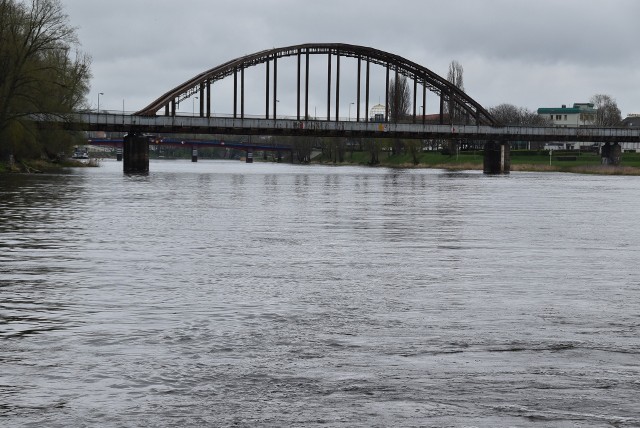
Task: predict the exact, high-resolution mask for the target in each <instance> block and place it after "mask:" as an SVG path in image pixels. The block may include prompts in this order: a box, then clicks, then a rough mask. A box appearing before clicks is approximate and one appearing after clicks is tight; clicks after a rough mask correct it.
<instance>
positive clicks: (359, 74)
mask: <svg viewBox="0 0 640 428" xmlns="http://www.w3.org/2000/svg"><path fill="white" fill-rule="evenodd" d="M361 80H362V58H360V57H358V90H357V94H356V122H360V87H361V86H362V82H361Z"/></svg>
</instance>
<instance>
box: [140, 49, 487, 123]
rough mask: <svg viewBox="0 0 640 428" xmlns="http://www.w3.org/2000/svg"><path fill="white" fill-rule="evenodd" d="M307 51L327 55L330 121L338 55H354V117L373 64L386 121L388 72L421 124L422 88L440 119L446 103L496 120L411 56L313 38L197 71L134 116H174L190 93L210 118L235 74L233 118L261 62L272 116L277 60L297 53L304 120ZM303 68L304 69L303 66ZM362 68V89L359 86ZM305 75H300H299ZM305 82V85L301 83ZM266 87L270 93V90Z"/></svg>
mask: <svg viewBox="0 0 640 428" xmlns="http://www.w3.org/2000/svg"><path fill="white" fill-rule="evenodd" d="M311 55H324V56H326V57H327V82H328V84H327V121H331V120H332V116H331V104H332V100H331V96H332V89H331V87H332V71H333V68H332V61H333V60H335V116H334V120H335V121H336V122H337V121H339V120H340V119H339V113H340V79H341V75H340V60H341V58H355V59H357V102H356V103H355V104H356V121H357V122H361V121H362V122H368V121H369V120H370V118H369V115H368V112H369V106H370V101H371V100H370V83H371V81H370V72H371V65H372V64H374V65H379V66H382V67H383V68H384V69H385V70H386V88H385V94H386V100H385V109H386V111H385V115H384V122H388V119H389V85H390V82H391V73H394V74H395V80H394V81H395V82H398V76H404V77H406V78H407V79H409V80H411V81H413V113H412V115H411V121H412V122H413V123H416V122H419V121H422V123H423V124H424V123H425V120H426V119H425V117H426V114H425V112H424V111H423V112H422V113H423V114H422V115H421V117H420V118H419V117H418V114H417V113H418V112H417V106H418V94H419V92H420V91H419V87H420V88H421V96H422V106H425V105H426V97H427V91H430V92H432V93H435V94H436V95H438V96H439V98H440V109H439V115H438V116H439V118H438V122H439V124H444V123H445V110H446V108H447V106H450V107H453V108H455V109H457V110H458V111H461V112H462V113H463V116H464V117H465V118H466V123H468V124H476V125H494V126H495V125H498V123H497V122H496V121H495V119H494V118H493V117H492V116H491V114H490V113H489V112H488V111H487V110H485V109H484V108H483V107H482V106H481V105H480V104H479V103H478V102H476V101H475V100H474V99H472V98H471V97H470V96H469V95H467V94H466V93H465V92H464V91H462V90H460V89H459V88H458V87H456V86H455V85H453V84H452V83H451V82H449V81H448V80H446V79H443V78H442V77H440V76H438V75H437V74H436V73H434V72H432V71H431V70H429V69H428V68H426V67H423V66H421V65H419V64H416V63H415V62H412V61H409V60H407V59H405V58H403V57H401V56H398V55H395V54H392V53H389V52H384V51H381V50H378V49H374V48H370V47H364V46H357V45H349V44H342V43H313V44H302V45H295V46H288V47H283V48H275V49H269V50H264V51H261V52H257V53H254V54H251V55H246V56H243V57H240V58H237V59H234V60H232V61H229V62H226V63H224V64H221V65H219V66H217V67H214V68H212V69H210V70H207V71H205V72H203V73H200V74H198V75H196V76H194V77H193V78H191V79H189V80H188V81H186V82H184V83H182V84H180V85H178V86H176V87H175V88H173V89H171V90H170V91H168V92H166V93H165V94H163V95H162V96H160V97H159V98H158V99H156V100H155V101H153V102H152V103H151V104H149V105H148V106H146V107H145V108H143V109H142V110H140V111H138V112H136V113H135V115H138V116H156V115H157V114H158V112H159V111H164V116H173V117H175V116H176V106H177V105H178V104H179V103H180V102H181V101H183V100H185V99H188V98H190V97H193V96H197V97H198V99H199V104H200V109H199V115H200V117H206V118H210V117H211V101H212V89H211V87H212V85H213V84H214V83H215V82H217V81H219V80H222V79H224V78H227V77H231V76H232V78H233V97H234V98H233V118H234V119H244V118H245V69H247V68H249V67H254V66H257V65H259V64H265V83H266V84H265V119H271V118H273V119H275V118H276V114H277V108H278V99H277V98H278V60H279V59H281V58H286V57H296V58H297V82H296V83H297V107H296V113H297V120H305V118H309V117H310V111H309V84H310V79H309V68H310V66H309V58H310V56H311ZM303 69H304V70H303ZM363 69H364V94H363V93H362V92H363V91H362V87H363V82H362V80H363ZM303 75H304V79H303ZM303 81H304V88H303ZM270 88H272V89H273V93H270ZM363 97H364V105H365V111H364V113H365V114H364V115H363V114H362V112H361V110H360V108H361V101H362V98H363Z"/></svg>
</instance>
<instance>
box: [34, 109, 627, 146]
mask: <svg viewBox="0 0 640 428" xmlns="http://www.w3.org/2000/svg"><path fill="white" fill-rule="evenodd" d="M34 119H35V120H36V121H38V122H40V123H41V124H42V125H43V126H46V125H47V124H51V123H57V124H58V125H59V124H60V123H61V122H63V123H64V124H65V126H66V127H69V128H74V129H82V130H87V131H115V132H130V131H138V132H145V133H183V134H234V135H294V136H330V137H367V138H413V139H467V140H495V141H580V142H629V143H631V142H636V143H637V142H640V129H629V128H591V127H589V128H587V127H567V128H558V127H521V126H505V127H496V126H485V125H480V126H477V125H431V124H414V123H398V124H395V123H374V122H362V121H360V122H355V121H326V120H325V121H321V120H300V121H299V120H293V119H256V118H244V119H239V118H236V119H234V118H226V117H211V118H206V117H191V116H134V115H128V114H114V113H78V114H75V115H73V116H72V117H71V118H70V120H67V121H63V120H62V119H57V118H51V117H46V118H44V117H39V118H34Z"/></svg>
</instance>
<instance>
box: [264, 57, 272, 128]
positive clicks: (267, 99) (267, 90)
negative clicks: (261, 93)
mask: <svg viewBox="0 0 640 428" xmlns="http://www.w3.org/2000/svg"><path fill="white" fill-rule="evenodd" d="M270 85H271V78H270V77H269V61H267V77H266V91H265V92H266V104H265V110H266V111H265V114H264V116H265V119H269V86H270Z"/></svg>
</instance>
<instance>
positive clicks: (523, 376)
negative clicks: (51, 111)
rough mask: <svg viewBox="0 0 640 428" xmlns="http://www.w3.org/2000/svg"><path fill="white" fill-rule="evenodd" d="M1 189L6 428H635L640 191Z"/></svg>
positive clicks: (113, 183)
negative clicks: (41, 427)
mask: <svg viewBox="0 0 640 428" xmlns="http://www.w3.org/2000/svg"><path fill="white" fill-rule="evenodd" d="M121 166H122V165H121V164H119V163H116V162H108V161H105V163H104V165H103V166H102V167H101V168H97V169H79V170H74V171H72V173H70V174H65V175H38V176H29V175H11V176H0V363H1V364H2V370H1V371H0V422H2V423H3V424H7V425H8V426H21V425H47V426H84V425H100V426H102V425H107V426H111V425H113V426H122V425H142V426H158V425H160V426H166V425H177V426H203V425H212V426H256V425H258V426H265V425H266V426H320V425H324V426H464V425H467V426H469V425H472V426H529V425H536V426H537V425H543V426H569V425H571V426H573V425H574V424H577V425H580V426H594V427H595V426H603V425H611V426H638V425H640V412H639V411H638V408H637V399H636V398H635V397H637V395H638V393H640V391H639V390H640V383H639V382H638V380H637V379H638V378H639V376H638V375H639V374H640V369H639V367H638V363H637V360H638V353H639V352H640V339H638V338H639V337H640V335H639V334H638V333H639V328H640V281H639V280H638V279H637V273H636V264H637V253H638V246H639V244H638V243H639V242H640V229H638V228H637V227H636V222H637V213H638V212H640V209H639V208H640V202H639V201H640V199H639V198H638V197H637V195H638V194H639V192H640V180H638V179H637V178H633V177H592V176H578V175H568V174H527V173H514V174H511V176H507V177H486V176H483V175H482V174H479V173H475V172H460V173H445V172H442V171H431V170H430V171H419V170H415V171H414V170H386V169H369V168H349V167H345V168H331V167H308V166H307V167H302V166H292V165H281V164H278V165H274V164H261V163H255V164H250V165H247V164H243V163H238V162H206V161H204V162H198V163H196V164H192V163H190V162H172V161H165V162H154V163H152V165H151V173H150V174H149V175H148V176H125V175H123V174H122V172H121Z"/></svg>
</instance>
